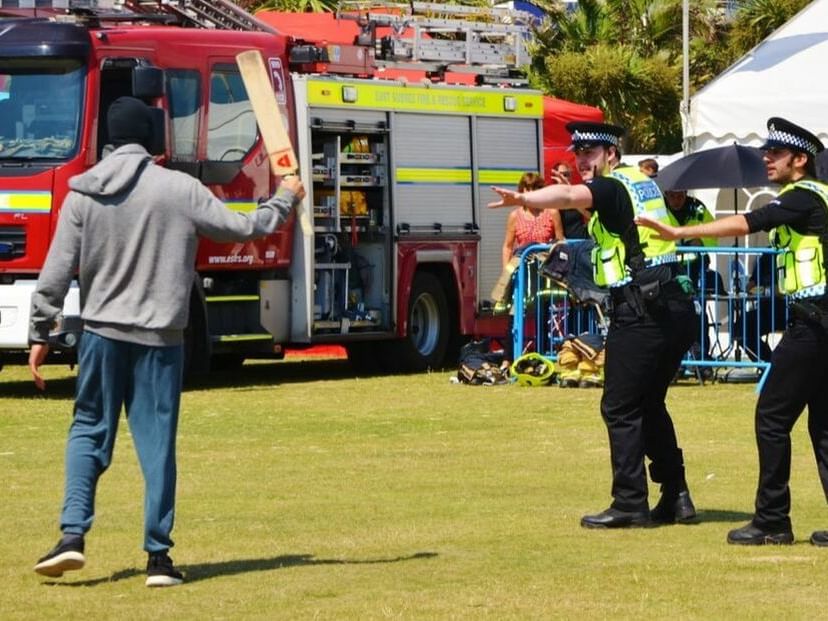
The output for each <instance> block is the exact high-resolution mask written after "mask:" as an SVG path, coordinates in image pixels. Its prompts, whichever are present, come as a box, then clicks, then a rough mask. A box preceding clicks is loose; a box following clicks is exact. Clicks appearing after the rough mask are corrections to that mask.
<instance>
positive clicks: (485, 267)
mask: <svg viewBox="0 0 828 621" xmlns="http://www.w3.org/2000/svg"><path fill="white" fill-rule="evenodd" d="M539 131H540V125H539V123H538V120H537V119H516V118H510V119H504V118H487V117H478V119H477V157H478V161H479V163H478V174H479V178H480V184H479V186H478V192H479V196H478V200H477V203H478V205H480V208H479V212H478V218H477V222H478V225H479V226H480V257H479V264H478V273H479V279H480V281H479V282H480V289H479V291H480V299H481V300H487V299H489V298H490V293H491V291H492V288H493V287H494V285H495V283H496V282H497V279H498V277H499V276H500V272H501V249H502V248H503V236H504V233H505V232H506V220H507V218H508V217H509V213H510V212H511V211H512V210H511V209H488V208H486V205H487V204H488V203H490V202H491V201H493V200H495V199H496V198H497V195H496V194H495V193H494V192H492V191H491V189H490V187H491V186H492V185H500V186H504V187H508V188H517V184H518V181H520V176H521V175H522V174H523V173H524V172H527V171H534V172H540V134H539Z"/></svg>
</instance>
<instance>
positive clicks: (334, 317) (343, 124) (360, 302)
mask: <svg viewBox="0 0 828 621" xmlns="http://www.w3.org/2000/svg"><path fill="white" fill-rule="evenodd" d="M291 77H292V79H293V83H294V93H295V99H296V119H297V127H298V128H299V131H298V135H299V144H298V149H297V151H298V157H299V161H300V167H301V174H302V176H303V180H304V181H305V186H306V188H307V191H308V196H307V198H306V199H305V205H306V210H305V212H306V216H307V218H308V223H309V225H308V226H307V229H308V230H306V231H299V230H297V232H296V233H295V237H294V265H293V266H292V269H291V277H292V282H293V295H292V313H291V317H292V321H291V335H292V336H291V338H292V340H293V341H294V342H309V341H317V342H319V341H342V340H353V338H354V337H352V336H348V335H352V334H354V333H355V332H359V333H361V334H363V335H370V336H369V337H373V338H378V337H381V336H384V337H385V338H389V337H390V336H391V335H392V332H391V301H390V297H391V293H390V287H391V280H390V279H391V273H392V272H391V271H390V270H389V268H388V265H389V264H390V262H391V234H390V225H389V221H388V219H389V214H390V211H389V202H390V201H389V195H388V191H389V190H388V177H389V172H388V171H389V161H388V123H387V116H386V114H385V113H384V112H381V111H376V110H364V109H352V108H345V109H342V108H334V107H318V106H314V105H313V101H312V99H313V95H312V93H311V92H310V91H312V90H313V89H314V88H316V89H317V90H319V89H321V90H323V91H325V90H326V89H328V88H330V89H340V88H342V84H341V83H340V82H338V81H337V80H335V79H326V78H322V77H319V76H309V75H305V74H292V76H291ZM320 85H321V86H320ZM363 147H364V148H363ZM348 197H353V198H352V199H349V198H348ZM355 199H360V200H355ZM363 201H364V202H363ZM363 275H364V276H367V280H368V281H369V285H368V286H366V284H365V283H363V285H362V287H356V286H352V285H355V284H356V283H358V282H359V281H360V278H361V276H363Z"/></svg>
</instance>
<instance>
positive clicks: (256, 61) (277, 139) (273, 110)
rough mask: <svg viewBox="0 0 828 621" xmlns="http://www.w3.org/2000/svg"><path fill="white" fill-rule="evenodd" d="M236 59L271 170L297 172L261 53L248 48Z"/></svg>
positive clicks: (294, 157)
mask: <svg viewBox="0 0 828 621" xmlns="http://www.w3.org/2000/svg"><path fill="white" fill-rule="evenodd" d="M236 63H237V64H238V66H239V70H240V71H241V77H242V81H243V82H244V87H245V88H246V89H247V95H248V96H249V97H250V105H251V106H252V107H253V114H255V115H256V123H257V124H258V126H259V132H260V133H261V134H262V140H263V141H264V145H265V150H267V155H268V158H269V159H270V167H271V168H272V170H273V173H274V174H276V175H280V176H285V175H294V174H296V171H297V170H298V169H299V163H298V162H297V160H296V153H294V151H293V145H292V144H291V142H290V135H289V134H288V132H287V128H286V127H285V124H284V123H283V122H282V115H281V113H280V112H279V104H278V103H277V102H276V95H275V94H274V93H273V87H272V86H271V84H270V76H269V75H268V73H267V68H266V67H265V63H264V59H263V58H262V55H261V54H260V53H259V51H258V50H248V51H246V52H242V53H241V54H238V55H237V56H236Z"/></svg>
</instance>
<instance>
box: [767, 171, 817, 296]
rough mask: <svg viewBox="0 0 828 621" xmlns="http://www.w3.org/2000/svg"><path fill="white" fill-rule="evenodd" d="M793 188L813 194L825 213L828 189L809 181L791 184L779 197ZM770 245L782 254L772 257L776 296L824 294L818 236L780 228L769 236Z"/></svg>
mask: <svg viewBox="0 0 828 621" xmlns="http://www.w3.org/2000/svg"><path fill="white" fill-rule="evenodd" d="M797 188H801V189H803V190H808V191H809V192H813V193H814V194H816V195H817V196H818V197H819V198H820V200H821V201H822V204H823V206H824V207H825V208H826V210H827V211H828V185H825V184H824V183H820V182H818V181H812V180H800V181H795V182H793V183H789V184H788V185H786V186H785V187H784V188H782V191H781V192H779V196H782V195H783V194H784V193H785V192H790V191H791V190H794V189H797ZM770 242H771V245H772V246H773V247H774V248H777V249H779V250H782V252H781V253H780V254H779V255H777V257H776V270H777V282H778V283H779V292H780V293H784V294H786V295H790V296H791V297H793V298H809V297H815V296H820V295H824V294H825V256H824V252H825V251H824V248H823V247H822V240H821V239H820V238H819V237H818V236H816V235H802V234H801V233H797V232H796V231H795V230H794V229H792V228H791V227H790V226H788V225H787V224H783V225H782V226H778V227H776V228H775V229H773V230H772V231H771V232H770Z"/></svg>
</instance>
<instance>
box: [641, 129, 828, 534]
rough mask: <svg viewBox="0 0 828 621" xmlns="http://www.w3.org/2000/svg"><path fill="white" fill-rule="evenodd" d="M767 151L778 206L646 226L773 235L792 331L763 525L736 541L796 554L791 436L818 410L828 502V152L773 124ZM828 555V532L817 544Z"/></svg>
mask: <svg viewBox="0 0 828 621" xmlns="http://www.w3.org/2000/svg"><path fill="white" fill-rule="evenodd" d="M767 126H768V137H767V140H766V141H765V143H764V144H763V145H762V146H761V147H760V148H761V149H762V150H763V151H764V156H763V157H764V161H765V167H766V168H767V174H768V181H770V182H771V183H778V184H780V185H781V186H782V190H781V191H780V192H779V195H778V196H777V198H776V199H774V200H772V201H771V202H770V203H768V204H767V205H765V206H764V207H760V208H759V209H755V210H753V211H751V212H749V213H747V214H744V215H743V214H737V215H733V216H728V217H726V218H720V219H718V220H714V221H713V222H707V223H705V224H696V225H693V226H679V227H677V226H671V225H669V224H667V223H665V222H661V221H656V220H654V219H652V218H646V217H642V216H639V217H638V218H637V219H636V222H638V224H639V226H646V227H649V228H651V229H654V230H655V231H656V232H657V233H658V239H662V240H676V239H684V238H687V237H716V238H719V237H737V236H743V235H748V234H749V233H756V232H757V231H768V232H770V234H771V245H773V246H774V247H775V248H776V249H777V250H780V251H781V252H780V254H779V255H778V256H777V262H776V267H777V270H778V271H779V276H778V283H777V284H778V285H779V292H780V293H782V294H785V295H788V296H789V299H790V314H791V322H790V323H789V325H788V327H787V329H786V330H785V334H784V335H783V336H782V340H781V341H780V342H779V344H778V345H777V346H776V348H775V349H774V350H773V353H772V354H771V365H770V367H769V368H768V370H767V371H766V373H767V377H766V378H765V385H764V387H763V388H762V392H761V393H759V400H758V401H757V403H756V416H755V430H756V445H757V448H758V451H759V483H758V485H757V489H756V500H755V508H754V514H753V518H752V519H751V521H750V522H748V523H747V524H745V525H744V526H741V527H739V528H736V529H733V530H731V531H730V532H729V533H728V534H727V542H728V543H731V544H736V545H764V544H792V543H793V542H794V534H793V529H792V527H791V517H790V512H791V490H790V476H791V431H792V430H793V427H794V425H795V424H796V421H797V420H798V419H799V417H800V416H801V415H802V411H803V410H804V409H805V406H808V433H809V434H810V436H811V444H812V445H813V450H814V456H815V457H816V463H817V471H818V472H819V478H820V481H821V482H822V489H823V493H824V494H825V496H826V497H827V498H828V356H826V355H825V352H826V349H828V295H827V294H828V291H826V288H827V287H828V282H826V270H825V259H826V255H825V247H824V246H825V240H826V238H828V185H826V184H825V183H822V182H820V181H817V180H816V178H815V177H816V159H817V155H818V154H819V153H821V152H822V151H824V150H825V147H824V145H823V144H822V142H821V141H820V140H819V138H817V137H816V136H815V135H814V134H813V133H811V132H810V131H808V130H807V129H805V128H803V127H800V126H799V125H796V124H794V123H791V122H790V121H787V120H785V119H783V118H780V117H772V118H770V119H768V123H767ZM811 543H812V544H813V545H815V546H823V547H825V546H828V530H817V531H814V532H813V533H812V534H811Z"/></svg>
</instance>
